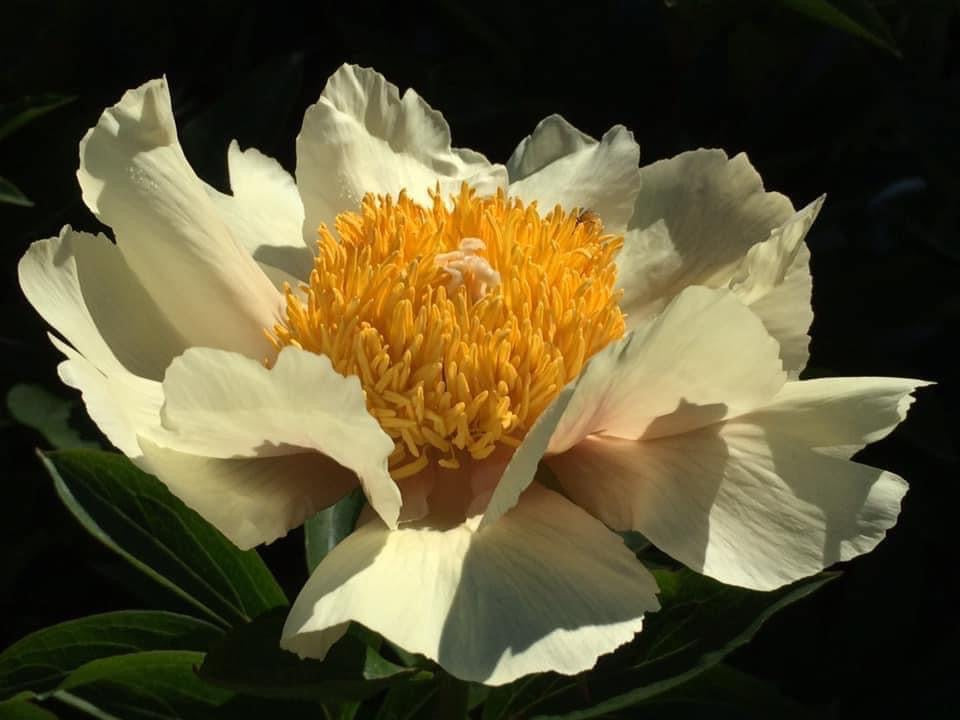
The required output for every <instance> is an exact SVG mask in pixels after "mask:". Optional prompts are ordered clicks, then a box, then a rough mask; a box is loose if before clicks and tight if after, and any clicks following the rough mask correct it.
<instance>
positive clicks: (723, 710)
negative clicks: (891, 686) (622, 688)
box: [643, 663, 823, 720]
mask: <svg viewBox="0 0 960 720" xmlns="http://www.w3.org/2000/svg"><path fill="white" fill-rule="evenodd" d="M643 716H644V718H649V720H657V718H663V720H698V719H699V718H703V717H709V718H710V720H767V719H768V718H777V720H791V719H796V720H799V719H800V718H805V717H822V716H823V714H822V713H814V712H813V711H812V710H810V709H808V708H805V707H804V706H802V705H801V704H800V703H798V702H796V701H795V700H792V699H790V698H788V697H786V696H785V695H783V694H782V693H781V692H780V691H779V690H778V689H777V688H775V687H774V686H772V685H770V684H768V683H766V682H764V681H762V680H760V679H759V678H756V677H754V676H752V675H748V674H747V673H744V672H741V671H740V670H737V669H736V668H733V667H731V666H730V665H726V664H724V663H720V664H718V665H715V666H713V667H712V668H710V669H709V670H707V671H705V672H703V673H701V674H700V675H698V676H697V677H695V678H693V679H692V680H690V681H688V682H685V683H683V684H682V685H679V686H677V687H675V688H674V689H672V690H668V691H667V692H665V693H661V694H660V695H657V696H656V697H655V698H653V699H651V700H650V701H648V702H646V703H643Z"/></svg>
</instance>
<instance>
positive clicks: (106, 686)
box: [53, 650, 233, 720]
mask: <svg viewBox="0 0 960 720" xmlns="http://www.w3.org/2000/svg"><path fill="white" fill-rule="evenodd" d="M201 662H203V653H198V652H186V651H181V650H153V651H148V652H141V653H134V654H131V655H121V656H117V657H108V658H101V659H99V660H93V661H91V662H89V663H87V664H86V665H83V666H81V667H80V668H78V669H77V670H75V671H74V672H72V673H71V674H70V675H69V677H67V679H66V680H65V681H64V682H63V683H62V684H61V685H60V688H59V691H67V692H68V693H69V694H70V695H76V696H79V697H80V698H82V699H83V700H84V701H86V702H88V703H91V704H93V705H94V706H95V707H97V708H99V709H100V710H102V711H104V712H106V713H108V714H110V715H115V716H116V717H118V718H124V720H139V719H140V718H144V719H146V718H150V719H151V720H157V718H182V719H183V720H190V719H192V718H198V719H205V718H207V717H211V716H212V715H218V716H219V715H221V712H218V711H220V710H221V709H222V708H223V707H224V706H225V705H226V704H227V703H228V702H229V701H230V700H232V699H233V693H230V692H228V691H226V690H222V689H220V688H218V687H214V686H212V685H208V684H207V683H204V682H203V681H202V680H200V678H198V677H197V674H196V672H195V670H194V668H196V667H197V666H198V665H199V664H200V663H201ZM53 697H54V698H56V697H57V693H54V694H53Z"/></svg>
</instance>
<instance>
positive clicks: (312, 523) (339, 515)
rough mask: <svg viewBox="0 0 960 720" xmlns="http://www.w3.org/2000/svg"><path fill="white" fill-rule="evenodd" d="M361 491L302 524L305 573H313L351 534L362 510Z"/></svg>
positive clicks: (354, 492)
mask: <svg viewBox="0 0 960 720" xmlns="http://www.w3.org/2000/svg"><path fill="white" fill-rule="evenodd" d="M363 502H364V500H363V491H362V490H360V488H356V489H355V490H354V491H353V492H351V493H350V494H349V495H346V496H344V497H343V498H342V499H341V500H340V501H339V502H337V503H335V504H333V505H331V506H330V507H328V508H325V509H323V510H321V511H320V512H318V513H317V514H316V515H314V516H313V517H312V518H310V519H309V520H307V522H306V523H305V524H304V528H303V529H304V544H305V545H306V549H307V572H311V573H312V572H313V570H314V568H316V567H317V565H319V564H320V561H321V560H323V558H325V557H326V555H327V553H329V552H330V551H331V550H333V548H334V546H335V545H336V544H337V543H338V542H340V541H341V540H343V539H344V538H345V537H346V536H347V535H349V534H350V533H352V532H353V528H354V526H355V525H356V524H357V517H358V516H359V515H360V510H361V509H363Z"/></svg>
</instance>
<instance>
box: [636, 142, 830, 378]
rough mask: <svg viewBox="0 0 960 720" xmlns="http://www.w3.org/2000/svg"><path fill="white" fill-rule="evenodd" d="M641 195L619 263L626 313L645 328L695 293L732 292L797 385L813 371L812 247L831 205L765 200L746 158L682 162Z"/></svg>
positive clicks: (666, 168) (649, 179) (663, 170)
mask: <svg viewBox="0 0 960 720" xmlns="http://www.w3.org/2000/svg"><path fill="white" fill-rule="evenodd" d="M640 172H641V191H640V193H639V194H638V195H637V198H636V204H635V209H634V214H633V216H632V217H631V218H630V223H629V228H628V231H627V233H626V235H625V236H624V247H623V250H622V251H621V252H620V255H619V256H618V258H617V265H618V285H619V286H620V287H621V288H622V289H623V291H624V295H623V298H622V300H621V303H620V304H621V307H622V308H623V310H624V312H625V313H626V314H627V322H628V324H629V325H631V326H632V327H635V326H638V325H641V324H643V323H644V322H645V321H646V320H647V319H648V318H649V317H650V316H651V315H654V314H656V313H657V312H659V311H660V309H661V308H662V307H663V306H664V305H665V304H666V303H667V302H669V301H670V299H671V298H672V297H674V296H675V295H676V294H677V293H679V292H680V291H681V290H683V288H685V287H687V286H690V285H706V286H708V287H716V288H720V287H723V288H729V289H731V290H733V291H734V292H735V293H736V294H737V295H738V296H740V297H741V299H742V300H743V301H744V302H746V303H747V304H750V305H751V306H753V309H754V311H755V312H757V313H758V314H759V315H760V316H761V318H762V319H763V320H764V323H765V324H766V325H767V329H768V330H769V331H770V332H771V334H772V335H773V336H774V337H775V338H776V339H777V340H778V341H779V342H780V343H781V345H782V346H783V347H784V350H783V360H784V367H785V369H786V370H788V371H790V372H791V374H792V375H793V376H796V375H797V374H798V372H799V371H800V370H801V369H802V368H803V366H804V365H805V364H806V360H807V352H806V348H807V343H808V339H807V335H806V333H807V330H808V328H809V326H810V321H811V320H812V318H813V314H812V312H811V310H810V298H809V288H810V286H809V277H808V275H809V271H808V270H807V265H806V258H807V250H806V246H805V245H804V238H805V236H806V234H807V231H808V230H809V229H810V226H811V225H812V224H813V221H814V220H815V219H816V216H817V213H818V212H819V210H820V207H821V205H822V204H823V198H822V197H821V198H819V199H818V200H816V201H814V202H813V203H811V204H810V205H808V206H807V207H805V208H803V209H802V210H800V211H799V212H794V210H793V206H792V205H791V203H790V201H789V200H788V199H787V198H786V197H784V196H783V195H781V194H779V193H775V192H766V191H765V190H764V189H763V182H762V181H761V179H760V176H759V175H758V174H757V172H756V170H754V169H753V167H752V166H751V165H750V162H749V161H748V160H747V158H746V156H745V155H743V154H740V155H737V156H736V157H734V158H732V159H729V160H728V159H727V156H726V154H725V153H724V152H722V151H720V150H697V151H694V152H687V153H682V154H680V155H678V156H676V157H674V158H671V159H669V160H662V161H660V162H656V163H653V164H652V165H648V166H646V167H644V168H641V171H640Z"/></svg>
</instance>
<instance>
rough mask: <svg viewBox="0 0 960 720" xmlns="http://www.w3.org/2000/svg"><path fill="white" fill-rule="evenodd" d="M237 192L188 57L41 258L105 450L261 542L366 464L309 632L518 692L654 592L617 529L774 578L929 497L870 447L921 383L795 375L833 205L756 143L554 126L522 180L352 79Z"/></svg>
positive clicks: (704, 561)
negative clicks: (399, 650) (791, 179)
mask: <svg viewBox="0 0 960 720" xmlns="http://www.w3.org/2000/svg"><path fill="white" fill-rule="evenodd" d="M227 161H228V165H229V174H230V185H231V191H232V194H229V195H225V194H222V193H220V192H218V191H217V190H215V189H213V188H211V187H210V186H208V185H206V184H204V182H203V181H202V180H200V179H199V178H198V177H197V176H196V175H195V174H194V172H193V170H192V169H191V168H190V165H189V164H188V162H187V159H186V158H185V157H184V154H183V151H182V150H181V147H180V145H179V143H178V141H177V132H176V128H175V125H174V118H173V113H172V110H171V102H170V96H169V92H168V89H167V84H166V82H165V81H164V80H157V81H153V82H149V83H147V84H145V85H143V86H142V87H140V88H138V89H136V90H131V91H130V92H128V93H127V94H126V95H124V97H123V98H122V99H121V100H120V102H119V103H118V104H117V105H115V106H114V107H112V108H109V109H108V110H106V111H105V112H104V114H103V115H102V117H101V118H100V121H99V122H98V123H97V125H96V127H94V128H93V129H92V130H90V132H89V133H88V134H87V135H86V137H84V139H83V141H82V142H81V144H80V169H79V171H78V174H77V175H78V178H79V181H80V186H81V188H82V191H83V199H84V201H85V202H86V204H87V206H88V207H89V208H90V209H91V210H92V211H93V212H94V214H95V215H96V216H97V217H98V218H99V219H100V220H102V221H103V222H104V223H105V224H107V225H108V226H110V227H111V228H112V229H113V232H114V235H115V239H116V243H114V242H112V241H111V240H109V239H108V238H106V237H104V236H103V235H90V234H87V233H82V232H77V231H74V230H72V229H71V228H70V227H66V228H64V230H63V231H62V232H61V233H60V235H59V237H55V238H50V239H47V240H43V241H40V242H37V243H35V244H34V245H32V246H31V248H30V249H29V251H28V252H27V253H26V255H25V256H24V258H23V260H22V261H21V263H20V282H21V285H22V287H23V290H24V292H25V293H26V295H27V297H28V298H29V300H30V302H31V303H32V304H33V305H34V306H35V307H36V308H37V310H38V311H39V312H40V314H41V315H43V317H44V318H45V319H46V320H47V322H49V323H50V324H51V325H52V326H53V327H54V328H56V330H57V331H59V333H60V334H61V335H62V337H63V339H60V338H57V337H52V338H51V339H52V341H53V343H54V344H55V345H56V346H57V347H58V348H59V349H60V350H61V351H62V352H63V354H64V355H65V356H66V359H65V360H64V361H63V363H62V364H61V365H60V368H59V371H60V376H61V377H62V379H63V381H64V382H65V383H66V384H68V385H70V386H72V387H75V388H77V389H79V390H80V391H81V392H82V393H83V399H84V402H85V403H86V407H87V409H88V411H89V413H90V415H91V417H92V418H93V419H94V420H95V421H96V423H97V424H98V425H99V427H100V428H101V429H102V430H103V432H104V433H105V434H106V436H107V437H108V438H109V439H110V441H111V442H112V443H113V444H114V445H116V447H117V448H119V449H120V450H121V451H122V452H124V453H125V454H126V455H127V456H129V457H130V458H131V459H133V460H134V461H135V462H136V463H138V464H139V465H140V466H141V467H143V468H144V469H146V470H148V471H149V472H151V473H154V474H155V475H156V476H157V477H159V478H160V480H162V481H163V482H164V483H166V485H167V486H168V487H169V488H170V490H171V491H172V492H173V493H175V494H176V495H178V496H179V497H180V498H182V499H183V501H184V502H185V503H187V504H188V505H189V506H190V507H192V508H193V509H195V510H196V511H197V512H199V513H200V514H201V515H203V516H204V517H205V518H207V519H208V520H209V521H210V522H211V523H213V524H214V525H215V526H216V527H217V528H219V529H220V530H221V531H222V532H223V533H224V534H225V535H226V536H227V537H228V538H230V539H231V540H232V541H233V542H235V543H236V544H237V545H239V546H240V547H243V548H249V547H252V546H255V545H257V544H259V543H265V542H270V541H272V540H274V539H275V538H277V537H280V536H282V535H284V534H285V533H286V532H288V531H289V530H290V529H291V528H294V527H297V526H298V525H300V524H301V523H302V522H303V521H304V520H305V519H307V518H308V517H310V516H311V515H312V514H313V513H315V512H316V511H317V510H319V509H321V508H324V507H326V506H329V505H330V504H331V503H333V502H335V501H336V500H337V499H338V498H340V497H341V496H343V495H344V494H345V493H346V492H348V491H350V490H351V489H352V488H353V487H355V486H356V485H357V484H358V483H359V485H360V486H361V487H362V488H363V491H364V493H365V494H366V497H367V499H368V501H369V508H368V510H367V511H366V512H365V514H364V515H363V517H362V518H361V523H360V524H359V527H358V529H357V530H356V531H355V532H354V533H353V534H352V535H350V536H349V537H348V538H347V539H346V540H344V541H343V542H342V543H341V544H339V545H338V546H337V547H336V548H335V549H334V550H333V551H332V552H331V553H330V554H329V555H328V556H327V557H326V558H325V559H324V560H323V562H322V563H321V564H320V565H319V567H317V569H316V570H315V572H314V573H313V575H312V577H311V578H310V579H309V581H308V583H307V584H306V586H305V587H304V588H303V590H302V592H301V593H300V596H299V597H298V598H297V600H296V602H295V604H294V606H293V608H292V609H291V612H290V615H289V619H288V621H287V623H286V627H285V629H284V634H283V638H282V645H283V646H284V647H286V648H288V649H290V650H292V651H295V652H297V653H299V654H300V655H303V656H312V657H323V656H324V654H325V653H326V651H327V649H328V648H329V647H330V645H331V644H332V643H333V642H335V641H336V639H337V638H338V637H340V636H341V635H342V633H343V632H344V630H345V628H346V626H347V624H348V623H349V622H351V621H355V622H359V623H362V624H363V625H365V626H367V627H368V628H371V629H372V630H375V631H376V632H378V633H381V634H382V635H383V636H385V637H386V638H388V639H389V640H391V641H392V642H394V643H396V644H398V645H399V646H401V647H403V648H405V649H406V650H408V651H410V652H415V653H422V654H423V655H425V656H427V657H429V658H431V659H433V660H435V661H437V662H438V663H440V664H441V665H442V666H443V667H444V668H446V669H447V670H448V671H449V672H450V673H452V674H454V675H456V676H458V677H460V678H464V679H468V680H475V681H481V682H485V683H489V684H494V685H495V684H500V683H505V682H508V681H510V680H513V679H514V678H517V677H519V676H521V675H524V674H527V673H533V672H539V671H546V670H554V671H557V672H560V673H576V672H579V671H581V670H584V669H586V668H588V667H591V666H592V665H593V664H594V663H595V661H596V659H597V657H598V656H599V655H601V654H603V653H607V652H610V651H612V650H613V649H615V648H616V647H618V646H619V645H621V644H623V643H625V642H627V641H628V640H630V639H631V638H632V637H633V635H634V634H635V633H636V632H638V631H639V630H640V629H641V626H642V622H643V616H644V613H646V612H649V611H653V610H656V609H657V607H658V604H657V597H656V594H657V586H656V583H655V581H654V579H653V577H652V575H651V574H650V573H649V572H648V571H647V570H646V569H645V568H644V567H643V566H642V565H641V563H640V562H639V561H638V560H637V559H636V557H635V556H634V555H633V554H632V553H631V552H630V551H629V550H628V549H627V548H626V547H625V546H624V544H623V542H622V540H621V538H620V537H619V536H618V535H617V534H616V533H615V532H614V531H622V530H636V531H639V532H641V533H643V534H644V535H645V536H646V537H647V538H649V539H650V540H651V541H652V542H653V543H654V544H655V545H656V546H657V547H659V548H660V549H661V550H663V551H665V552H667V553H669V554H670V555H672V556H673V557H674V558H676V559H677V560H679V561H680V562H682V563H684V564H685V565H687V566H688V567H690V568H692V569H694V570H696V571H698V572H701V573H704V574H706V575H709V576H711V577H713V578H716V579H718V580H720V581H722V582H725V583H732V584H735V585H740V586H743V587H748V588H756V589H770V588H775V587H778V586H781V585H783V584H785V583H789V582H791V581H794V580H796V579H798V578H802V577H804V576H807V575H810V574H812V573H816V572H818V571H820V570H821V569H823V568H824V567H827V566H829V565H831V564H832V563H834V562H837V561H840V560H847V559H850V558H852V557H855V556H857V555H860V554H862V553H865V552H867V551H869V550H871V549H872V548H873V547H874V546H875V545H876V544H877V543H878V542H880V540H881V539H882V538H883V536H884V534H885V532H886V531H887V530H888V529H889V528H890V527H892V526H893V524H894V523H895V521H896V517H897V513H898V511H899V505H900V500H901V498H902V497H903V495H904V493H905V492H906V484H905V483H904V481H903V480H902V479H900V478H899V477H897V476H896V475H893V474H892V473H889V472H885V471H883V470H878V469H875V468H871V467H868V466H865V465H861V464H858V463H856V462H852V461H851V460H850V457H851V456H852V455H853V454H854V453H855V452H856V451H857V450H859V449H860V448H862V447H863V446H864V445H866V444H867V443H870V442H873V441H875V440H877V439H879V438H881V437H883V436H884V435H886V434H887V433H888V432H890V431H891V430H892V428H893V427H894V426H896V425H897V424H898V423H899V422H900V421H901V420H903V418H904V416H905V413H906V411H907V407H908V406H909V404H910V402H911V400H912V398H911V392H912V391H913V390H914V389H915V388H917V387H918V386H921V385H923V384H924V383H922V382H919V381H915V380H902V379H896V378H832V379H821V380H798V379H797V378H798V374H799V372H800V371H801V370H802V369H803V367H804V365H805V363H806V360H807V343H808V338H807V330H808V327H809V325H810V322H811V319H812V313H811V309H810V292H811V281H810V273H809V268H808V259H809V253H808V251H807V249H806V246H805V244H804V236H805V234H806V232H807V230H808V229H809V227H810V225H811V223H812V222H813V221H814V218H815V217H816V214H817V211H818V210H819V208H820V204H821V200H817V201H815V202H813V203H811V204H810V205H808V206H806V207H804V208H803V209H801V210H799V211H796V210H795V209H794V207H793V206H792V204H791V203H790V201H789V200H788V199H787V198H786V197H784V196H783V195H780V194H777V193H772V192H766V191H765V190H764V188H763V185H762V184H761V181H760V178H759V176H758V175H757V173H756V171H755V170H754V169H753V168H752V167H751V166H750V163H749V162H748V161H747V159H746V157H745V156H743V155H738V156H736V157H734V158H732V159H731V158H728V157H727V156H726V155H725V154H724V153H723V152H720V151H715V150H698V151H695V152H688V153H683V154H682V155H679V156H677V157H675V158H672V159H669V160H665V161H660V162H656V163H654V164H652V165H648V166H646V167H643V168H640V167H638V164H639V149H638V146H637V144H636V143H635V142H634V140H633V137H632V135H631V134H630V133H629V132H628V131H627V130H626V129H624V128H623V127H620V126H618V127H615V128H613V129H612V130H610V131H609V132H608V133H607V134H606V135H604V136H603V138H602V139H601V140H599V141H597V140H595V139H593V138H591V137H589V136H587V135H585V134H583V133H581V132H579V131H578V130H576V129H575V128H573V127H572V126H571V125H570V124H569V123H567V122H566V121H565V120H563V119H562V118H560V117H558V116H551V117H548V118H547V119H546V120H544V121H543V122H541V123H540V124H539V125H538V126H537V127H536V128H535V129H534V131H533V133H532V134H531V135H530V136H529V137H527V138H526V139H524V140H523V141H522V142H521V143H520V145H519V146H518V147H517V149H516V151H515V152H514V154H513V155H512V156H511V158H510V159H509V161H508V162H507V165H506V167H504V166H502V165H496V164H491V163H490V162H488V161H487V159H486V158H485V157H484V156H482V155H481V154H479V153H477V152H474V151H472V150H463V149H457V148H453V147H452V146H451V141H450V133H449V128H448V126H447V123H446V122H445V120H444V119H443V117H442V115H440V113H438V112H437V111H435V110H433V109H432V108H430V106H429V105H427V104H426V102H424V101H423V100H422V99H421V98H420V97H419V96H418V95H417V94H416V93H414V92H413V91H407V92H406V93H405V94H404V95H403V96H400V94H399V93H398V91H397V88H396V87H394V86H393V85H391V84H389V83H388V82H386V81H385V80H384V78H383V77H382V76H380V75H379V74H377V73H376V72H374V71H372V70H368V69H362V68H357V67H351V66H344V67H342V68H340V69H339V70H338V71H337V72H336V73H335V74H334V75H333V76H332V77H331V78H330V81H329V82H328V84H327V86H326V89H325V90H324V91H323V94H322V96H321V97H320V100H319V101H318V102H317V103H316V104H315V105H313V106H312V107H310V108H309V109H308V110H307V113H306V116H305V118H304V122H303V129H302V131H301V133H300V135H299V137H298V138H297V172H296V180H295V181H294V179H293V178H291V177H290V176H289V175H288V174H287V173H286V172H285V171H284V170H283V169H282V168H281V167H280V165H279V164H278V163H277V162H275V161H274V160H272V159H270V158H268V157H266V156H264V155H262V154H261V153H259V152H258V151H256V150H253V149H248V150H245V151H241V150H240V148H239V147H238V146H237V144H236V143H235V142H234V143H232V144H231V145H230V147H229V150H228V155H227Z"/></svg>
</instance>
